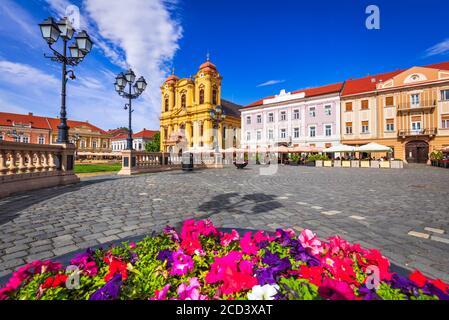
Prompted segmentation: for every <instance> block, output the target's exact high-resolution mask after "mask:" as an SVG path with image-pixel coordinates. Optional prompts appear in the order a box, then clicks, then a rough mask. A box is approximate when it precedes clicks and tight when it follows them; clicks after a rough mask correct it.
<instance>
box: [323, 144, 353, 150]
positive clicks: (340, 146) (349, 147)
mask: <svg viewBox="0 0 449 320" xmlns="http://www.w3.org/2000/svg"><path fill="white" fill-rule="evenodd" d="M355 149H356V148H355V147H353V146H348V145H346V144H340V145H338V146H332V147H329V148H326V149H324V150H323V152H354V151H356V150H355Z"/></svg>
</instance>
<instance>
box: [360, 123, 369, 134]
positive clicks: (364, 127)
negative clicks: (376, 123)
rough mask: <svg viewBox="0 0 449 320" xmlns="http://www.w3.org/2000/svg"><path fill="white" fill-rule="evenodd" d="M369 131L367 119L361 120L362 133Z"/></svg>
mask: <svg viewBox="0 0 449 320" xmlns="http://www.w3.org/2000/svg"><path fill="white" fill-rule="evenodd" d="M368 132H369V123H368V121H362V133H368Z"/></svg>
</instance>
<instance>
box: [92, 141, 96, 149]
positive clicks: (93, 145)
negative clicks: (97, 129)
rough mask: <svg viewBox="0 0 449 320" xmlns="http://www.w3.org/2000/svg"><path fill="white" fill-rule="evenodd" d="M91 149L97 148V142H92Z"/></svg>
mask: <svg viewBox="0 0 449 320" xmlns="http://www.w3.org/2000/svg"><path fill="white" fill-rule="evenodd" d="M92 148H93V149H96V148H97V140H93V141H92Z"/></svg>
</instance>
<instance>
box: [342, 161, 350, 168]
mask: <svg viewBox="0 0 449 320" xmlns="http://www.w3.org/2000/svg"><path fill="white" fill-rule="evenodd" d="M341 166H342V167H343V168H350V167H351V161H349V160H342V161H341Z"/></svg>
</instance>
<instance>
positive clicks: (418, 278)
mask: <svg viewBox="0 0 449 320" xmlns="http://www.w3.org/2000/svg"><path fill="white" fill-rule="evenodd" d="M409 278H410V280H412V281H413V282H414V283H415V284H416V285H417V286H418V287H420V288H422V287H424V286H425V284H426V283H427V278H426V276H425V275H423V274H422V273H421V272H419V271H418V270H416V271H414V272H413V273H412V274H411V275H410V276H409Z"/></svg>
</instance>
